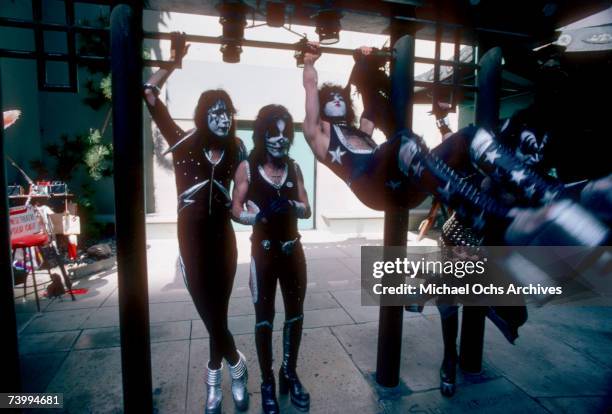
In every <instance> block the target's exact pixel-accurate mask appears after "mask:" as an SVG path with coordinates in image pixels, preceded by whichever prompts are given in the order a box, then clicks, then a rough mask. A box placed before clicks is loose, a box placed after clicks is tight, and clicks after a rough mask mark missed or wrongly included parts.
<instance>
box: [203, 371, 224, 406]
mask: <svg viewBox="0 0 612 414" xmlns="http://www.w3.org/2000/svg"><path fill="white" fill-rule="evenodd" d="M207 370H208V373H207V374H206V409H205V411H204V412H205V413H206V414H221V400H223V391H222V390H221V380H222V378H223V377H222V375H223V363H221V367H220V368H219V369H210V368H208V366H207Z"/></svg>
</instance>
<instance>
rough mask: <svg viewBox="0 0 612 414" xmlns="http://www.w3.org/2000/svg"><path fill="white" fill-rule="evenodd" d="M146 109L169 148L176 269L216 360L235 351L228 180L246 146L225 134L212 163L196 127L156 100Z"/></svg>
mask: <svg viewBox="0 0 612 414" xmlns="http://www.w3.org/2000/svg"><path fill="white" fill-rule="evenodd" d="M149 110H150V112H151V115H152V116H153V119H154V120H155V122H156V124H157V126H158V128H159V129H160V131H161V133H162V135H163V136H164V138H165V139H166V141H167V142H168V144H169V145H170V147H171V152H172V153H173V161H174V175H175V180H176V189H177V194H178V205H177V211H178V241H179V250H180V265H181V270H182V272H183V276H184V278H185V283H186V285H187V289H188V290H189V293H190V294H191V297H192V298H193V302H194V304H195V306H196V308H197V310H198V313H199V315H200V317H201V318H202V320H203V321H204V324H205V325H206V328H207V330H208V332H209V335H210V355H211V358H210V359H211V361H212V362H213V363H214V364H215V365H217V364H218V363H220V362H221V359H222V358H223V357H226V358H227V357H230V356H233V355H235V353H236V347H235V345H234V340H233V338H232V335H231V333H230V332H229V330H228V328H227V309H228V304H229V297H230V294H231V291H232V286H233V283H234V276H235V273H236V260H237V250H236V237H235V234H234V230H233V228H232V225H231V220H230V219H231V214H230V205H231V199H230V183H231V180H232V178H233V176H234V171H235V169H236V167H237V165H238V164H239V163H240V161H241V160H242V159H244V156H245V153H246V151H245V148H244V144H243V143H242V141H241V140H240V139H238V138H233V137H229V138H227V139H228V140H231V141H229V142H231V144H230V145H225V146H224V149H223V150H222V155H221V158H220V159H219V160H218V161H216V162H212V160H211V154H210V152H208V149H207V148H205V147H204V144H203V139H202V137H201V135H200V134H199V132H198V131H197V130H191V131H189V132H187V133H185V132H184V131H183V130H182V129H181V128H180V127H179V126H178V125H177V124H176V123H175V122H174V121H173V120H172V118H171V117H170V115H169V113H168V111H167V109H166V107H165V106H164V105H163V103H162V102H161V101H160V100H159V99H158V100H156V104H155V106H149Z"/></svg>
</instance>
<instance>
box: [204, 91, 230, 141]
mask: <svg viewBox="0 0 612 414" xmlns="http://www.w3.org/2000/svg"><path fill="white" fill-rule="evenodd" d="M218 100H222V101H223V102H225V106H226V107H227V111H228V112H229V116H230V117H231V119H232V126H231V127H230V130H229V133H228V136H229V137H232V138H233V137H235V136H236V122H235V120H234V114H235V113H236V107H235V106H234V103H233V102H232V98H230V96H229V94H228V93H227V92H226V91H225V90H223V89H209V90H207V91H204V92H202V94H201V95H200V99H199V100H198V105H197V106H196V109H195V112H194V114H193V122H194V123H195V126H196V128H197V130H198V132H199V133H200V134H201V135H202V136H203V137H204V139H208V138H210V137H212V136H214V134H213V133H212V131H211V130H210V128H208V121H207V119H208V110H209V109H210V108H211V107H212V106H213V105H214V104H215V102H217V101H218Z"/></svg>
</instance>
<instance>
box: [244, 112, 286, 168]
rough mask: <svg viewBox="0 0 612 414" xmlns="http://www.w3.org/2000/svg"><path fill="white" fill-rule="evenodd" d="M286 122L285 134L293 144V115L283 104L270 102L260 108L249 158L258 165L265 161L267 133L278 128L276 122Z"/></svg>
mask: <svg viewBox="0 0 612 414" xmlns="http://www.w3.org/2000/svg"><path fill="white" fill-rule="evenodd" d="M279 120H282V121H284V122H285V130H284V135H285V136H286V137H287V138H289V143H290V145H291V144H293V135H294V131H293V117H292V116H291V114H290V113H289V111H288V110H287V108H285V107H284V106H282V105H277V104H270V105H266V106H264V107H263V108H261V109H260V110H259V112H258V113H257V118H255V124H254V126H253V149H252V150H251V153H250V154H249V158H250V159H251V160H253V162H254V163H255V164H257V165H261V164H264V163H265V160H266V134H267V133H268V132H269V131H274V130H275V129H276V122H277V121H279Z"/></svg>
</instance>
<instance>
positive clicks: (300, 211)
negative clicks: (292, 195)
mask: <svg viewBox="0 0 612 414" xmlns="http://www.w3.org/2000/svg"><path fill="white" fill-rule="evenodd" d="M295 172H296V174H297V181H298V182H297V190H298V199H297V200H291V204H292V205H293V207H294V208H295V213H296V216H297V217H298V218H302V219H307V218H310V215H311V214H312V212H311V211H310V204H309V203H308V194H306V188H305V187H304V176H303V175H302V170H301V169H300V166H299V165H298V164H297V163H296V164H295Z"/></svg>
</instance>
